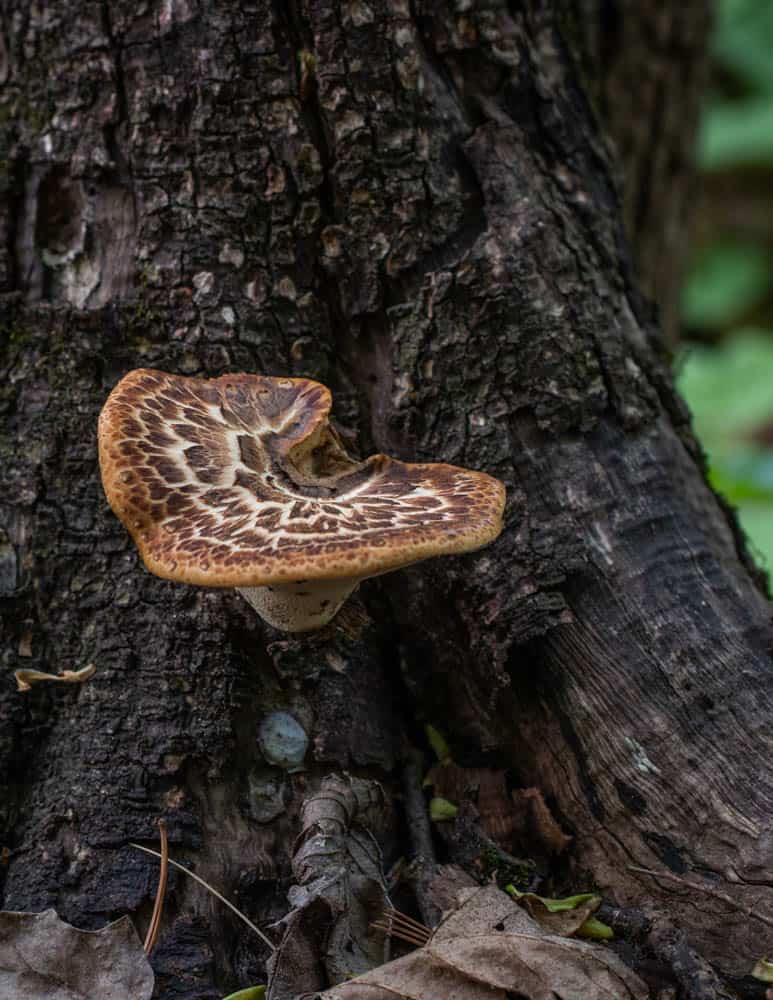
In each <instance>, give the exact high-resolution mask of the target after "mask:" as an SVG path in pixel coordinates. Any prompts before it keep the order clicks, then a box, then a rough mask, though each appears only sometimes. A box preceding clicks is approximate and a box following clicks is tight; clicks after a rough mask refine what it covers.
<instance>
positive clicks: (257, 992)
mask: <svg viewBox="0 0 773 1000" xmlns="http://www.w3.org/2000/svg"><path fill="white" fill-rule="evenodd" d="M265 995H266V987H265V986H248V987H247V989H246V990H238V992H236V993H229V994H228V996H227V997H223V1000H263V997H264V996H265Z"/></svg>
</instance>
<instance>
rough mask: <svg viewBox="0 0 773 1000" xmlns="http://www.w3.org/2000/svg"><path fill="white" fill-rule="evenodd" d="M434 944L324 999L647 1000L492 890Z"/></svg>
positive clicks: (581, 945)
mask: <svg viewBox="0 0 773 1000" xmlns="http://www.w3.org/2000/svg"><path fill="white" fill-rule="evenodd" d="M463 896H464V899H463V902H462V904H461V905H460V906H459V908H458V909H456V910H455V911H454V912H453V913H452V914H450V916H448V917H447V918H446V919H445V920H444V921H443V922H442V923H441V924H440V926H439V927H438V928H437V930H436V931H435V933H434V934H433V936H432V938H431V940H430V941H429V943H428V944H427V945H426V946H425V947H423V948H418V949H416V951H414V952H411V954H410V955H406V956H404V957H403V958H398V959H396V960H395V961H394V962H389V963H388V964H386V965H382V966H380V967H379V968H377V969H373V970H371V971H370V972H368V973H366V974H365V975H363V976H359V977H358V978H357V979H352V980H350V981H349V982H347V983H342V984H341V985H340V986H335V987H333V988H332V989H329V990H326V991H325V992H324V993H322V994H320V996H321V997H322V998H323V1000H428V998H434V997H443V996H449V997H450V996H453V997H454V1000H505V998H506V997H507V996H508V995H512V993H517V994H518V995H519V996H523V997H524V998H528V1000H646V997H647V996H648V991H647V987H646V986H645V984H644V983H643V982H642V981H641V980H640V979H639V978H638V977H637V976H636V975H634V973H633V972H631V970H630V969H629V968H628V967H627V966H626V965H625V964H624V963H623V962H622V961H621V960H620V959H619V958H618V957H617V956H616V955H615V954H614V953H612V952H610V951H608V950H607V949H605V948H603V947H601V946H598V945H593V944H588V943H587V942H586V941H577V940H575V939H572V938H565V937H559V936H557V935H554V934H550V933H548V932H547V931H545V930H543V929H542V928H541V927H540V926H539V925H538V924H537V923H536V922H535V921H534V920H532V918H531V917H530V916H529V915H528V913H526V911H525V910H523V909H521V907H519V906H517V905H516V903H515V902H514V901H513V900H512V899H510V898H509V897H508V896H507V895H505V893H503V892H500V891H499V890H498V889H497V888H495V887H494V886H486V887H484V888H482V889H474V890H469V891H468V892H466V893H464V894H463Z"/></svg>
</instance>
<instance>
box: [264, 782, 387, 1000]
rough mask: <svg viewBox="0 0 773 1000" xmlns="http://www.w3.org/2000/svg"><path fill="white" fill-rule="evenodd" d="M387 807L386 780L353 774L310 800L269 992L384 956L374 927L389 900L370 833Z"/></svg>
mask: <svg viewBox="0 0 773 1000" xmlns="http://www.w3.org/2000/svg"><path fill="white" fill-rule="evenodd" d="M383 813H384V795H383V791H382V789H381V786H380V785H379V784H378V783H377V782H375V781H366V780H364V779H359V778H353V777H339V776H337V775H329V776H328V777H327V778H324V779H323V781H322V783H321V786H320V788H319V790H318V791H317V792H315V793H314V794H312V795H310V796H309V797H308V798H307V799H306V800H305V801H304V803H303V806H302V807H301V824H302V830H301V833H300V835H299V837H298V838H297V840H296V842H295V852H294V854H293V861H292V865H293V874H294V875H295V883H296V884H295V885H294V886H293V887H292V888H291V889H290V891H289V893H288V898H289V899H290V903H291V905H292V909H291V910H290V912H289V913H288V914H287V915H286V916H285V917H283V918H282V920H281V921H280V922H279V923H278V924H276V925H274V926H275V927H278V928H281V929H282V930H283V931H284V933H283V935H282V941H281V943H280V945H279V948H278V949H277V951H276V952H275V953H274V954H273V955H272V956H271V958H270V959H269V961H268V963H267V969H268V973H269V985H268V996H269V998H270V1000H290V998H294V997H295V996H297V995H298V994H299V993H310V992H312V991H313V990H314V989H319V988H321V987H322V986H323V985H325V984H326V983H329V982H334V983H335V982H341V981H342V980H344V979H346V978H347V977H348V976H351V975H357V973H359V972H362V971H364V970H365V969H369V968H372V967H373V966H374V965H376V964H378V963H379V962H381V961H383V944H382V942H381V940H380V939H379V938H377V937H376V935H374V934H373V931H372V930H371V927H370V925H371V923H372V922H373V921H374V920H377V919H378V918H379V917H380V916H381V914H382V913H383V911H384V909H385V907H387V906H389V905H390V904H389V896H388V893H387V889H386V885H385V883H384V877H383V873H382V864H381V853H380V850H379V847H378V843H377V841H376V840H375V838H374V837H373V835H372V834H371V833H370V829H371V828H372V827H373V826H374V825H376V824H377V823H379V822H380V817H381V816H383ZM320 955H322V956H323V963H320V960H319V956H320Z"/></svg>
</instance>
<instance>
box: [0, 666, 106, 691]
mask: <svg viewBox="0 0 773 1000" xmlns="http://www.w3.org/2000/svg"><path fill="white" fill-rule="evenodd" d="M96 670H97V668H96V667H95V666H94V664H93V663H89V665H88V666H86V667H81V669H80V670H63V671H62V672H61V673H60V674H47V673H46V672H45V671H44V670H14V672H13V676H14V677H15V678H16V690H17V691H29V690H30V688H31V687H32V685H33V684H38V683H40V681H62V682H63V683H65V684H82V683H83V682H84V681H87V680H88V679H89V677H92V676H93V675H94V674H95V673H96Z"/></svg>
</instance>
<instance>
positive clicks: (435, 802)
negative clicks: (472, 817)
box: [429, 796, 459, 823]
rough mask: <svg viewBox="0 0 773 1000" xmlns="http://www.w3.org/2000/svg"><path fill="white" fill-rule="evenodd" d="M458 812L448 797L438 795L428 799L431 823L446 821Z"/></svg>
mask: <svg viewBox="0 0 773 1000" xmlns="http://www.w3.org/2000/svg"><path fill="white" fill-rule="evenodd" d="M458 812H459V808H458V807H457V806H455V805H454V804H453V802H449V801H448V799H441V798H440V797H439V796H436V797H435V798H434V799H430V803H429V818H430V819H431V820H432V822H433V823H446V822H448V820H450V819H453V818H454V817H455V816H456V814H457V813H458Z"/></svg>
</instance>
